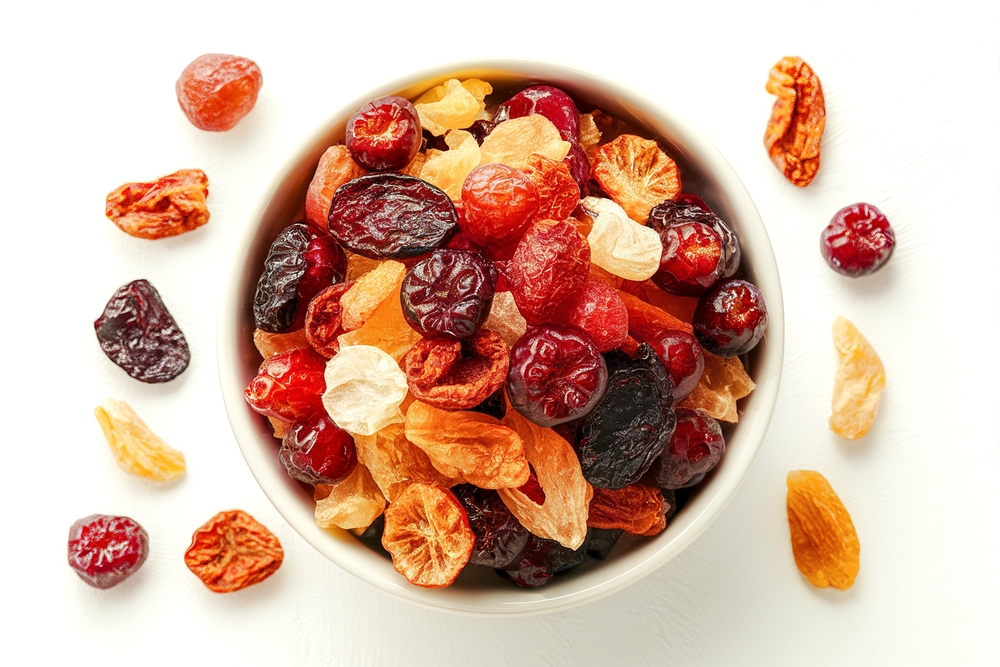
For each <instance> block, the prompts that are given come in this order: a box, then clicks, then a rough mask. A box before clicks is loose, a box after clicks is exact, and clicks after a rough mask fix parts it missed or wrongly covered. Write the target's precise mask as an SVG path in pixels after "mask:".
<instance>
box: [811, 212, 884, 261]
mask: <svg viewBox="0 0 1000 667" xmlns="http://www.w3.org/2000/svg"><path fill="white" fill-rule="evenodd" d="M894 247H896V235H895V233H894V232H893V231H892V227H891V226H889V219H888V218H886V217H885V215H884V214H883V213H882V211H880V210H878V209H877V208H875V207H874V206H872V205H871V204H864V203H861V204H854V205H853V206H848V207H847V208H843V209H841V210H839V211H837V214H836V215H835V216H833V220H831V221H830V224H829V225H828V226H827V228H826V229H824V230H823V233H822V234H821V235H820V239H819V249H820V252H821V253H822V254H823V259H825V260H826V263H827V264H829V265H830V268H832V269H833V270H834V271H836V272H837V273H840V274H843V275H845V276H849V277H851V278H859V277H861V276H867V275H868V274H869V273H874V272H876V271H878V270H879V269H880V268H882V266H883V265H884V264H885V263H886V262H888V261H889V257H891V256H892V249H893V248H894Z"/></svg>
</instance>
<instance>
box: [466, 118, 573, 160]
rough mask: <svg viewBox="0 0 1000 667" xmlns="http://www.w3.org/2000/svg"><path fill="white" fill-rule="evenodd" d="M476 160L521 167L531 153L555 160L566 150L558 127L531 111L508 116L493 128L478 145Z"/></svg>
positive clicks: (566, 147)
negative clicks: (527, 113) (479, 155)
mask: <svg viewBox="0 0 1000 667" xmlns="http://www.w3.org/2000/svg"><path fill="white" fill-rule="evenodd" d="M479 149H480V153H481V156H482V157H481V158H480V164H505V165H507V166H508V167H514V168H515V169H525V168H526V167H527V166H528V163H529V158H530V156H531V155H532V154H533V153H537V154H538V155H541V156H543V157H547V158H549V159H550V160H555V161H556V162H559V161H561V160H562V159H563V158H564V157H566V154H567V153H568V152H569V142H568V141H563V139H562V136H561V135H560V134H559V130H558V129H556V126H555V125H553V124H552V121H550V120H549V119H548V118H546V117H545V116H542V115H541V114H534V115H531V116H523V117H521V118H511V119H510V120H505V121H504V122H502V123H500V124H499V125H497V126H496V127H495V128H493V131H492V132H490V133H489V134H488V135H487V136H486V138H485V139H483V145H482V146H480V147H479Z"/></svg>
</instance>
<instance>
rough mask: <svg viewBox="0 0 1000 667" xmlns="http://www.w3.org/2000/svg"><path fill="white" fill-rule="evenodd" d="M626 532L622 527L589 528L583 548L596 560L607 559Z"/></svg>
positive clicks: (588, 555) (672, 503)
mask: <svg viewBox="0 0 1000 667" xmlns="http://www.w3.org/2000/svg"><path fill="white" fill-rule="evenodd" d="M667 502H669V503H670V506H671V507H673V506H674V505H675V504H676V503H674V502H673V501H672V500H668V501H667ZM624 532H625V531H623V530H622V529H620V528H614V529H611V530H606V529H604V528H593V527H590V528H588V529H587V540H586V541H585V542H584V543H583V549H584V551H585V552H586V553H587V558H593V559H594V560H604V559H606V558H607V557H608V556H610V555H611V550H612V549H614V548H615V545H616V544H617V543H618V540H619V538H621V536H622V533H624Z"/></svg>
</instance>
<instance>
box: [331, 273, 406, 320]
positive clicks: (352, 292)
mask: <svg viewBox="0 0 1000 667" xmlns="http://www.w3.org/2000/svg"><path fill="white" fill-rule="evenodd" d="M347 270H348V273H350V270H351V265H350V261H348V265H347ZM405 275H406V267H405V266H404V265H403V263H402V262H396V261H393V260H390V261H386V262H379V263H378V264H377V265H375V266H374V267H373V268H372V269H371V270H369V271H368V272H367V273H365V274H364V275H362V276H359V277H358V278H357V279H356V280H355V282H354V286H353V287H351V289H349V290H347V291H346V292H344V294H343V295H342V296H341V297H340V308H341V315H340V321H341V326H342V327H343V328H344V331H354V330H355V329H357V328H359V327H360V326H361V325H362V324H364V323H365V320H367V319H368V318H369V317H370V316H371V314H372V313H374V312H375V309H376V308H378V307H379V304H381V303H382V302H383V301H385V300H386V299H387V298H388V297H389V295H390V294H392V293H393V292H394V291H395V292H398V291H399V286H400V284H402V282H403V276H405ZM396 300H397V301H399V299H398V297H397V299H396Z"/></svg>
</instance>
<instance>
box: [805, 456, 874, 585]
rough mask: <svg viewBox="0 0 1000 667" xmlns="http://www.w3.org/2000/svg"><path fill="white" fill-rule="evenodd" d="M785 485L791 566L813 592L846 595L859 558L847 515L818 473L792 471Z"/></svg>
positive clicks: (857, 544) (856, 570)
mask: <svg viewBox="0 0 1000 667" xmlns="http://www.w3.org/2000/svg"><path fill="white" fill-rule="evenodd" d="M787 481H788V499H787V503H788V528H789V529H790V530H791V535H792V554H793V555H794V556H795V564H796V565H797V566H798V568H799V571H800V572H801V573H802V575H803V576H804V577H805V578H806V579H808V580H809V583H811V584H812V585H813V586H815V587H816V588H828V587H831V586H832V587H833V588H839V589H840V590H842V591H846V590H847V589H848V588H850V587H851V586H853V585H854V579H855V577H857V576H858V569H859V567H860V560H859V558H860V554H861V545H860V543H859V542H858V534H857V532H855V530H854V523H853V522H852V521H851V515H850V514H848V513H847V508H845V507H844V504H843V503H842V502H841V501H840V498H838V497H837V494H836V493H835V492H834V490H833V487H831V486H830V482H828V481H827V480H826V478H825V477H823V475H821V474H819V473H818V472H815V471H812V470H793V471H792V472H790V473H788V480H787Z"/></svg>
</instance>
